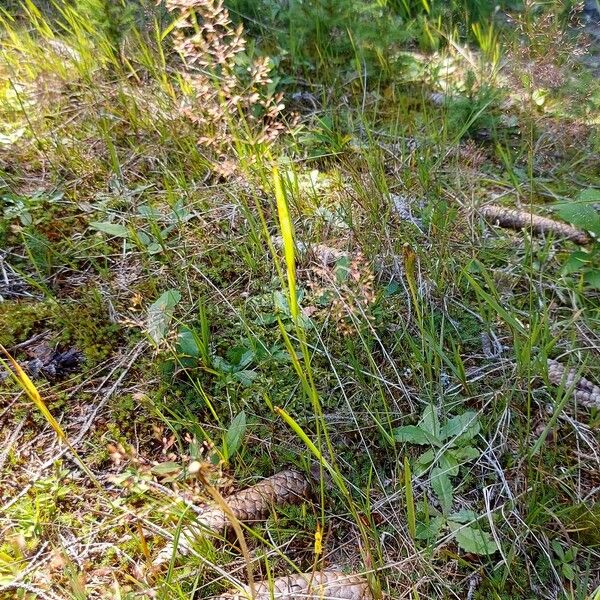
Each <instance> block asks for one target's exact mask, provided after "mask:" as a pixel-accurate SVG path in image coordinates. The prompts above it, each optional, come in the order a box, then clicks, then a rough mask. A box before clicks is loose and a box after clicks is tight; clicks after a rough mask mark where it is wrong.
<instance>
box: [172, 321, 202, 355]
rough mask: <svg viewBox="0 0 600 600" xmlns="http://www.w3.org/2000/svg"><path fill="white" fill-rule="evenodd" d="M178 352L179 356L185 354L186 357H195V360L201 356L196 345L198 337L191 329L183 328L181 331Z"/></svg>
mask: <svg viewBox="0 0 600 600" xmlns="http://www.w3.org/2000/svg"><path fill="white" fill-rule="evenodd" d="M177 350H178V352H179V354H184V355H185V356H193V357H194V358H197V357H198V356H200V349H199V348H198V344H197V343H196V336H195V335H194V332H193V331H192V330H191V329H190V328H189V327H182V328H181V329H180V330H179V339H178V340H177Z"/></svg>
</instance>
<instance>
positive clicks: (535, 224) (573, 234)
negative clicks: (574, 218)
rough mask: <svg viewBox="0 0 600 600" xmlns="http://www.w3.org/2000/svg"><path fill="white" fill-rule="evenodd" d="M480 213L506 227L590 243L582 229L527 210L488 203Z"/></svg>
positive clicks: (493, 222) (581, 243)
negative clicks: (552, 234)
mask: <svg viewBox="0 0 600 600" xmlns="http://www.w3.org/2000/svg"><path fill="white" fill-rule="evenodd" d="M481 214H482V215H483V216H484V218H485V219H486V221H489V222H490V223H492V224H494V225H499V226H500V227H506V228H508V229H516V230H517V231H518V230H520V229H530V230H531V231H532V232H533V233H536V234H539V235H542V234H544V233H554V234H556V236H557V237H561V238H566V239H568V240H571V241H572V242H575V243H576V244H579V245H581V246H585V245H586V244H589V243H590V236H589V235H588V234H587V233H585V232H584V231H580V230H579V229H575V227H571V225H567V224H566V223H560V222H558V221H554V220H552V219H548V218H547V217H540V216H538V215H534V214H532V213H529V212H524V211H521V210H516V209H514V208H506V207H504V206H498V205H496V204H489V205H488V206H483V207H482V208H481Z"/></svg>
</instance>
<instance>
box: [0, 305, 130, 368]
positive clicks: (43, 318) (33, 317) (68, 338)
mask: <svg viewBox="0 0 600 600" xmlns="http://www.w3.org/2000/svg"><path fill="white" fill-rule="evenodd" d="M83 300H84V301H83V302H81V301H80V302H72V301H62V300H58V301H57V300H54V299H46V300H42V301H39V302H31V301H20V300H19V301H9V302H4V303H1V304H0V343H2V344H3V345H4V346H6V347H7V348H8V347H11V346H13V345H15V344H18V343H20V342H23V341H25V340H27V339H29V338H31V337H32V336H34V335H36V334H38V333H42V332H43V331H50V332H51V334H52V336H53V341H55V342H57V343H58V344H60V345H62V346H75V347H76V348H77V349H78V350H80V351H81V352H83V354H84V355H85V358H86V363H87V364H88V365H93V364H96V363H98V362H99V361H101V360H103V359H105V358H107V357H108V356H109V355H110V354H111V352H112V350H113V348H114V347H115V346H116V342H117V341H118V340H119V337H120V336H119V334H120V327H119V325H117V324H114V323H111V322H110V320H109V319H108V318H107V315H106V310H105V308H104V307H103V306H100V305H99V302H98V300H97V299H96V297H94V296H91V295H89V294H88V295H87V297H85V298H84V299H83Z"/></svg>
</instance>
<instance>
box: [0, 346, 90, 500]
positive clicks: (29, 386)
mask: <svg viewBox="0 0 600 600" xmlns="http://www.w3.org/2000/svg"><path fill="white" fill-rule="evenodd" d="M0 351H1V352H2V353H3V354H4V356H6V358H7V360H8V362H9V363H10V366H11V367H12V369H11V368H9V367H8V366H7V365H6V363H5V362H4V360H3V359H2V358H0V362H2V364H3V365H4V366H5V367H6V369H7V370H8V372H9V373H10V374H11V375H12V377H14V378H15V379H16V380H17V382H18V383H19V385H20V386H21V387H22V388H23V390H24V391H25V393H26V394H27V396H28V397H29V399H30V400H31V401H32V402H33V403H34V404H35V406H36V407H37V408H38V410H39V411H40V412H41V413H42V415H43V417H44V419H46V421H47V423H48V424H49V425H50V427H52V429H54V432H55V433H56V435H57V436H58V439H59V440H61V441H62V442H63V443H64V444H65V445H66V446H67V448H69V450H70V451H71V453H72V454H73V456H74V457H75V459H76V460H77V462H78V463H79V466H80V467H81V468H82V469H83V471H84V472H85V474H86V475H87V476H88V477H89V478H90V479H91V480H92V482H93V483H94V484H95V485H96V486H98V488H100V489H102V486H101V485H100V482H99V481H98V479H97V478H96V476H95V475H94V474H93V473H92V472H91V471H90V469H89V468H88V467H87V465H86V464H85V463H84V462H83V461H82V460H81V458H80V457H79V455H78V454H77V451H76V450H75V448H73V446H71V444H70V442H69V440H68V438H67V436H66V434H65V432H64V431H63V429H62V427H61V426H60V424H59V423H58V421H57V420H56V419H55V418H54V416H53V415H52V413H51V412H50V411H49V410H48V407H47V406H46V403H45V402H44V400H43V399H42V397H41V395H40V393H39V392H38V389H37V388H36V387H35V384H34V383H33V381H31V379H29V376H28V375H27V373H25V371H24V370H23V369H22V368H21V365H19V363H18V362H17V361H16V360H15V359H14V358H13V357H12V356H11V355H10V353H9V352H8V350H7V349H6V348H5V347H4V346H3V345H2V344H0Z"/></svg>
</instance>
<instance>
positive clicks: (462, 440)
mask: <svg viewBox="0 0 600 600" xmlns="http://www.w3.org/2000/svg"><path fill="white" fill-rule="evenodd" d="M479 431H480V424H479V420H478V416H477V413H476V412H473V411H466V412H464V413H462V414H460V415H457V416H455V417H452V418H451V419H448V420H447V421H446V422H445V423H444V424H443V425H441V424H440V421H439V419H438V416H437V413H436V411H435V408H434V407H433V406H431V405H430V406H428V407H427V408H426V409H425V410H424V411H423V415H422V417H421V420H420V421H419V424H418V425H404V426H403V427H397V428H396V429H394V432H393V437H394V439H395V440H396V441H398V442H405V443H409V444H418V445H421V446H431V447H430V448H429V450H426V451H425V452H423V454H421V455H420V456H419V458H417V460H416V461H414V464H413V472H414V475H415V476H416V477H419V476H421V475H423V474H424V473H425V472H427V471H428V470H431V487H432V489H433V492H434V493H435V495H436V497H437V498H438V500H439V501H440V504H441V506H442V510H443V512H444V514H447V513H448V512H449V511H450V508H451V507H452V500H453V495H454V488H453V485H452V479H451V478H452V477H456V476H457V475H458V473H459V470H460V467H461V466H462V465H463V464H465V463H467V462H469V461H471V460H475V459H476V458H478V457H479V454H480V453H479V450H478V449H477V448H476V447H475V446H474V445H473V443H472V440H473V438H474V437H475V436H476V435H477V434H478V433H479Z"/></svg>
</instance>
